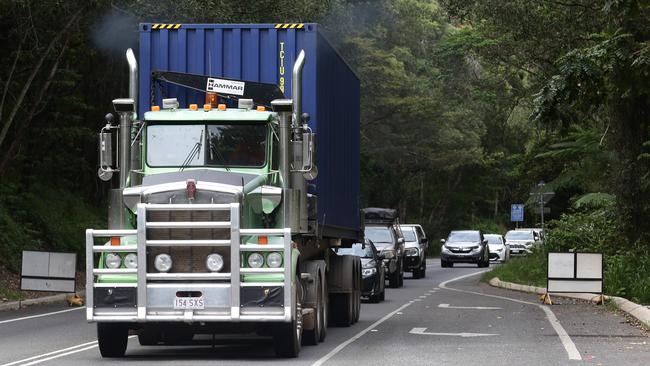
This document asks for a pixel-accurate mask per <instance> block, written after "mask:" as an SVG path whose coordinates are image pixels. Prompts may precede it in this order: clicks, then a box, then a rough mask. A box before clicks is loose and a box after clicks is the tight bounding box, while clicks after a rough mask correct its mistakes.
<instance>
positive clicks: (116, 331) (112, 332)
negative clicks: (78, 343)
mask: <svg viewBox="0 0 650 366" xmlns="http://www.w3.org/2000/svg"><path fill="white" fill-rule="evenodd" d="M128 341H129V328H128V327H127V326H126V325H125V324H119V323H97V342H98V344H99V353H101V355H102V357H107V358H114V357H124V353H125V352H126V346H127V343H128Z"/></svg>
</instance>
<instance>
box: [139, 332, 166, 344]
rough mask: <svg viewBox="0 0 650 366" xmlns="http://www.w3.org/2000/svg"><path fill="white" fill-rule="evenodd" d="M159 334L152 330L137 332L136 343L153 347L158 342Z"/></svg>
mask: <svg viewBox="0 0 650 366" xmlns="http://www.w3.org/2000/svg"><path fill="white" fill-rule="evenodd" d="M160 339H161V333H160V332H159V331H157V330H155V329H152V328H142V329H139V330H138V342H140V345H141V346H155V345H157V344H158V343H159V342H160Z"/></svg>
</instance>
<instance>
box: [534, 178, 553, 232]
mask: <svg viewBox="0 0 650 366" xmlns="http://www.w3.org/2000/svg"><path fill="white" fill-rule="evenodd" d="M545 186H546V183H545V182H544V181H543V180H540V181H539V182H538V183H537V186H536V187H535V188H534V189H533V191H532V192H530V195H531V196H533V197H535V200H534V202H536V203H537V204H538V205H539V208H538V209H537V212H538V214H539V215H540V218H541V224H542V230H544V214H545V213H550V212H551V209H550V208H548V207H545V205H546V204H547V203H548V201H550V200H551V198H553V196H555V192H553V191H547V190H545V188H544V187H545ZM529 202H530V201H529Z"/></svg>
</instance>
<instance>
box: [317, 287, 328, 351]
mask: <svg viewBox="0 0 650 366" xmlns="http://www.w3.org/2000/svg"><path fill="white" fill-rule="evenodd" d="M321 280H322V284H323V293H322V297H321V300H322V302H323V317H322V319H323V326H322V327H321V328H320V336H319V341H321V342H323V341H324V340H325V338H326V337H327V327H329V316H330V307H329V303H330V302H329V296H328V294H329V291H328V289H327V276H325V277H323V278H322V279H321Z"/></svg>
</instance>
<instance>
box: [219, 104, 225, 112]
mask: <svg viewBox="0 0 650 366" xmlns="http://www.w3.org/2000/svg"><path fill="white" fill-rule="evenodd" d="M218 108H219V110H220V111H225V110H226V105H225V104H219V107H218Z"/></svg>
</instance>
